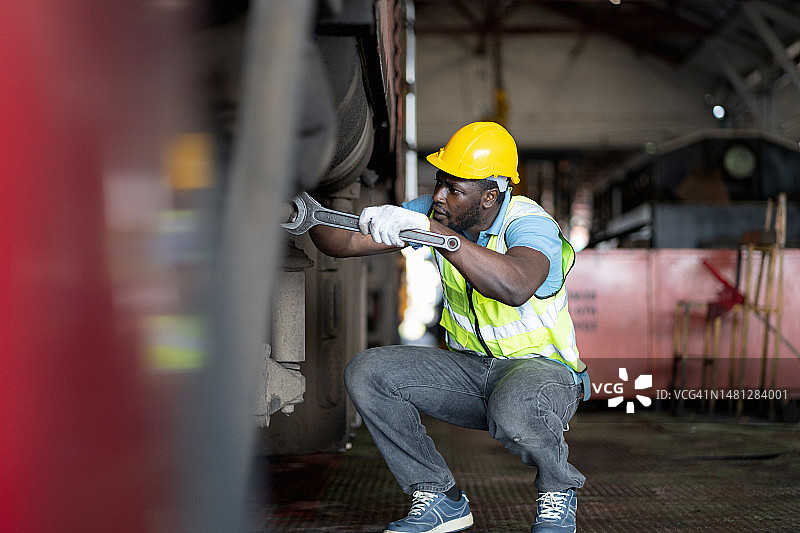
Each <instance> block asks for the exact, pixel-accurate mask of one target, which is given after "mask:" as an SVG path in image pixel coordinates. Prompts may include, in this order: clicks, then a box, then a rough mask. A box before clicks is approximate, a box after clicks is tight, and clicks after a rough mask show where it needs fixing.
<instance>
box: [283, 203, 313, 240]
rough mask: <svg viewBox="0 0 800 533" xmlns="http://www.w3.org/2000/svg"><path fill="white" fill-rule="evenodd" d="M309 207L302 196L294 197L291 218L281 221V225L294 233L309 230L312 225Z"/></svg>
mask: <svg viewBox="0 0 800 533" xmlns="http://www.w3.org/2000/svg"><path fill="white" fill-rule="evenodd" d="M308 218H309V217H308V209H307V208H306V204H305V202H303V201H302V198H301V197H299V196H295V197H294V198H292V214H291V215H290V217H289V220H287V221H286V222H282V223H281V227H282V228H283V229H285V230H286V231H288V232H289V233H291V234H292V235H302V234H303V233H305V232H307V231H308V228H310V227H311V226H312V225H311V224H308Z"/></svg>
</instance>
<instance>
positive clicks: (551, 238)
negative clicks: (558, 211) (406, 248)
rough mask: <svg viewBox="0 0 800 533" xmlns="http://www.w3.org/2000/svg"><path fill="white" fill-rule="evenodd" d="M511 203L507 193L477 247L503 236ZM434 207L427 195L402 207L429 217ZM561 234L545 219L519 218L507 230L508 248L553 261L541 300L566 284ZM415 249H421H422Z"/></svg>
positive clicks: (541, 292)
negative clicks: (531, 251) (529, 251)
mask: <svg viewBox="0 0 800 533" xmlns="http://www.w3.org/2000/svg"><path fill="white" fill-rule="evenodd" d="M510 202H511V194H508V193H507V194H506V195H505V198H504V199H503V205H502V206H501V207H500V212H499V213H498V214H497V218H496V219H495V220H494V223H493V224H492V227H490V228H489V229H488V230H486V231H482V232H481V233H480V235H478V241H477V244H478V245H480V246H486V245H487V244H488V243H489V237H490V236H492V235H497V234H498V233H500V228H501V227H502V225H503V219H504V218H505V215H506V211H507V210H508V205H509V203H510ZM432 204H433V196H432V195H430V194H426V195H424V196H420V197H419V198H415V199H414V200H409V201H408V202H404V203H403V207H405V208H406V209H410V210H411V211H417V212H418V213H425V214H426V215H427V214H428V213H429V212H430V209H431V205H432ZM558 233H559V228H558V225H556V224H555V223H553V222H552V221H551V220H549V219H547V218H544V217H521V218H518V219H517V220H515V221H513V222H512V223H511V224H509V225H508V229H507V230H506V244H507V246H508V247H509V248H511V247H513V246H526V247H528V248H533V249H534V250H537V251H539V252H541V253H543V254H544V256H545V257H546V258H547V259H548V260H549V261H550V271H549V272H548V274H547V279H546V280H545V282H544V283H542V285H540V286H539V288H538V289H536V296H539V297H540V298H543V297H546V296H549V295H551V294H553V293H554V292H556V291H557V290H558V289H560V288H561V284H562V282H563V276H562V273H561V239H560V238H559V237H558ZM462 236H463V237H464V238H467V237H466V235H463V234H462ZM414 247H415V248H419V245H416V246H414Z"/></svg>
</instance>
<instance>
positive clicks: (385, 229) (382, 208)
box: [358, 205, 431, 246]
mask: <svg viewBox="0 0 800 533" xmlns="http://www.w3.org/2000/svg"><path fill="white" fill-rule="evenodd" d="M358 228H359V229H360V230H361V233H362V234H364V235H372V239H373V240H374V241H375V242H379V243H382V244H388V245H392V246H405V245H406V243H405V242H403V239H401V238H400V232H401V231H403V230H407V229H421V230H426V231H428V230H430V228H431V221H430V219H429V218H428V217H426V216H425V215H424V214H422V213H417V212H416V211H411V210H410V209H404V208H402V207H397V206H396V205H377V206H373V207H367V208H365V209H364V210H363V211H362V212H361V216H360V217H358Z"/></svg>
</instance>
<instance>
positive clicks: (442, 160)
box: [427, 122, 519, 184]
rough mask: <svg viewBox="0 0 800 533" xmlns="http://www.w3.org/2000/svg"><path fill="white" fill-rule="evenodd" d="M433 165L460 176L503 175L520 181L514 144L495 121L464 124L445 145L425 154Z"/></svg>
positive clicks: (513, 180)
mask: <svg viewBox="0 0 800 533" xmlns="http://www.w3.org/2000/svg"><path fill="white" fill-rule="evenodd" d="M427 159H428V162H429V163H430V164H432V165H433V166H435V167H436V168H438V169H440V170H443V171H445V172H447V173H448V174H452V175H453V176H455V177H457V178H462V179H485V178H491V177H497V176H502V177H506V178H509V179H511V183H514V184H517V183H519V172H517V143H515V142H514V138H513V137H511V134H510V133H508V131H506V129H505V128H504V127H503V126H501V125H500V124H497V123H495V122H473V123H472V124H467V125H466V126H464V127H463V128H461V129H460V130H458V131H457V132H455V133H454V134H453V136H452V137H450V140H449V141H447V144H446V145H445V146H444V148H440V149H439V151H438V152H435V153H433V154H431V155H429V156H428V157H427Z"/></svg>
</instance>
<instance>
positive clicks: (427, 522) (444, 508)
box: [383, 490, 472, 533]
mask: <svg viewBox="0 0 800 533" xmlns="http://www.w3.org/2000/svg"><path fill="white" fill-rule="evenodd" d="M412 496H413V497H414V503H412V504H411V510H410V511H409V512H408V516H407V517H405V518H403V519H401V520H397V521H395V522H392V523H391V524H389V525H388V526H386V530H385V531H384V532H383V533H451V532H452V531H461V530H462V529H467V528H468V527H470V526H472V513H471V512H470V511H469V500H468V499H467V495H466V494H464V491H461V498H460V499H459V500H458V501H457V502H454V501H453V500H451V499H450V498H448V497H447V496H445V495H444V494H442V493H441V492H424V491H421V490H417V491H414V494H413V495H412Z"/></svg>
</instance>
